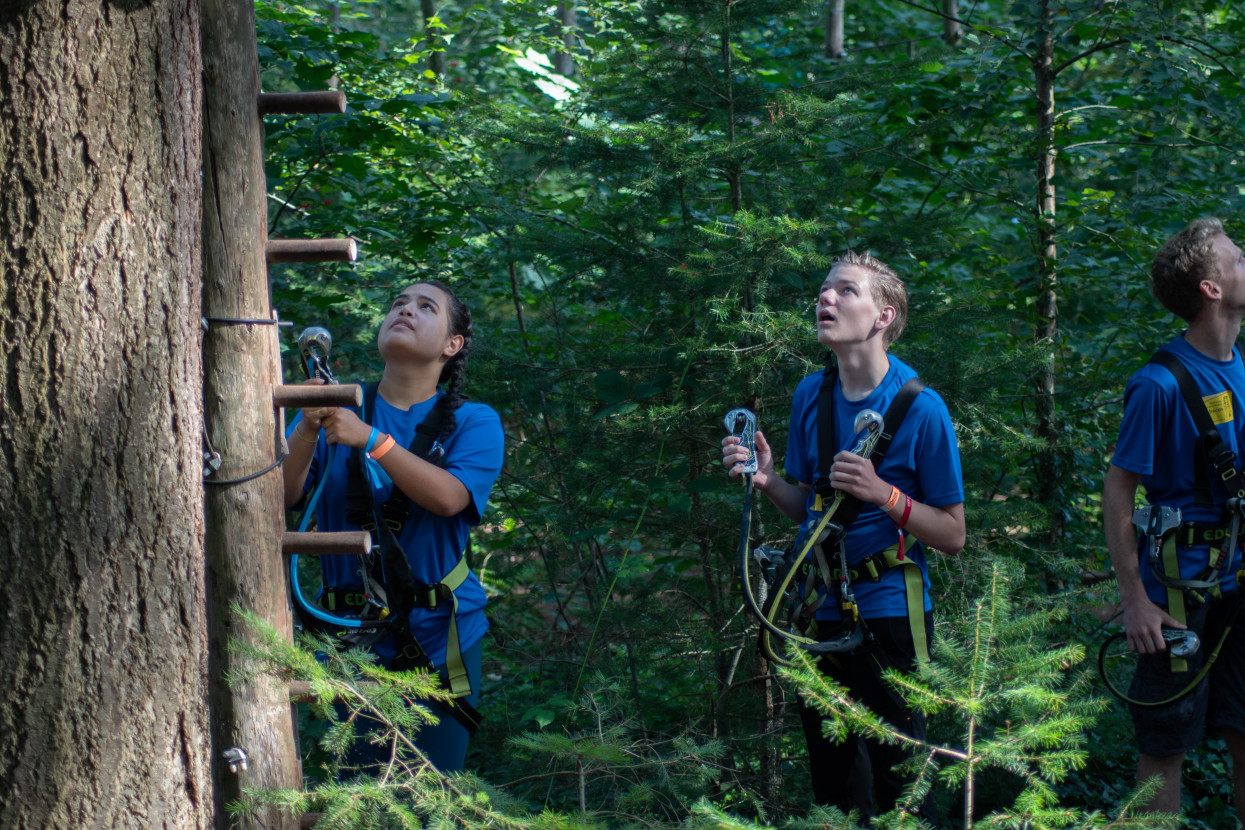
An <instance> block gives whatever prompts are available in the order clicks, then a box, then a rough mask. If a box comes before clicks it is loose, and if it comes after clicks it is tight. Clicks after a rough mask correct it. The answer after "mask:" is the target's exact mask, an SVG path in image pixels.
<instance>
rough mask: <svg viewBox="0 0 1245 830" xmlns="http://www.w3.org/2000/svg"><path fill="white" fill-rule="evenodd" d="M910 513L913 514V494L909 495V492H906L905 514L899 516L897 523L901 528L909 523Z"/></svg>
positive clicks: (904, 501)
mask: <svg viewBox="0 0 1245 830" xmlns="http://www.w3.org/2000/svg"><path fill="white" fill-rule="evenodd" d="M910 515H912V496H909V495H908V494H907V493H904V497H903V515H902V516H900V517H899V521H898V522H896V523H895V526H896V527H898V528H899V529H900V530H903V526H904V525H906V524H907V523H908V516H910Z"/></svg>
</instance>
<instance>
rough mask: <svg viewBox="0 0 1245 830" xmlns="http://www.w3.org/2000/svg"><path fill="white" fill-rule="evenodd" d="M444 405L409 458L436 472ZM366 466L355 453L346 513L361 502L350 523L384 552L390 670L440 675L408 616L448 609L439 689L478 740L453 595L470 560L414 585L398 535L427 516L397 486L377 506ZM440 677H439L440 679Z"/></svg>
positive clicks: (368, 403) (367, 393)
mask: <svg viewBox="0 0 1245 830" xmlns="http://www.w3.org/2000/svg"><path fill="white" fill-rule="evenodd" d="M378 386H379V384H377V383H369V384H366V385H365V386H364V387H363V410H362V412H361V417H362V419H363V421H364V422H365V423H370V421H369V418H371V417H372V413H374V412H375V407H376V390H377V387H378ZM444 400H445V399H444V398H442V399H441V400H439V401H437V402H436V404H435V405H434V406H433V408H432V411H431V412H429V413H428V416H427V417H426V418H425V419H424V422H423V423H421V424H420V425H419V426H418V427H416V429H415V437H414V438H413V439H412V441H411V445H410V451H411V453H413V454H414V455H416V456H418V457H420V458H422V459H424V460H426V461H429V462H430V463H433V464H436V465H437V466H444V464H445V451H444V449H442V448H441V446H440V444H439V443H437V437H438V436H439V435H440V432H441V422H442V413H443V410H444V407H443V405H442V404H443V402H444ZM364 463H365V461H364V458H363V450H361V449H357V448H356V449H355V450H354V451H353V452H352V453H351V457H350V460H349V462H348V464H347V469H348V473H347V485H346V491H347V496H346V498H347V510H348V512H350V510H351V505H352V503H353V505H354V506H355V507H356V508H357V507H358V505H359V503H360V502H363V503H366V504H367V507H368V512H367V515H366V516H358V515H357V513H354V512H352V513H351V515H352V516H354V517H355V518H351V519H349V520H350V521H351V522H352V523H353V524H357V525H358V526H359V527H362V528H363V529H364V530H367V531H368V532H369V533H371V534H372V541H373V542H374V543H375V544H376V545H377V547H378V548H379V549H380V568H381V570H380V573H379V574H377V575H374V578H376V577H378V581H379V583H380V587H382V588H383V590H384V591H385V594H386V596H387V598H388V600H389V602H390V603H391V605H390V611H391V612H392V615H393V617H394V623H393V628H392V632H393V635H394V642H395V645H396V646H397V653H396V654H395V655H394V658H393V661H392V662H391V663H390V664H389V669H390V670H391V671H410V670H412V669H421V670H425V671H430V672H434V673H437V672H436V668H435V666H434V665H433V663H432V659H431V658H430V657H429V656H428V653H427V652H426V651H425V650H424V648H423V646H421V645H420V644H419V641H418V640H416V639H415V635H414V634H413V633H412V632H411V622H410V614H411V611H413V610H414V609H416V608H437V607H438V606H440V605H441V604H442V603H446V602H448V603H450V604H451V605H452V610H451V613H450V623H449V633H448V638H447V640H448V641H447V645H446V653H445V658H446V660H445V662H446V674H447V675H448V676H447V677H443V678H441V685H442V686H443V687H445V688H446V689H447V690H448V691H450V692H451V693H452V694H454V695H455V697H454V698H453V699H452V700H450V701H449V702H448V704H445V705H447V708H448V711H449V712H450V714H451V715H452V716H453V717H454V719H455V720H457V721H458V722H459V723H460V724H462V726H463V727H464V728H465V729H466V730H467V731H468V732H469V733H470V734H472V735H474V734H475V731H476V730H477V729H478V728H479V726H480V720H481V718H480V713H479V712H478V711H476V709H475V707H473V706H471V705H470V704H469V703H467V702H466V700H465V699H464V698H465V697H466V695H468V694H470V693H471V684H470V681H469V680H468V678H467V670H466V667H465V666H464V664H463V657H462V649H461V645H460V643H459V639H458V600H457V598H456V597H455V596H454V591H455V590H456V589H457V588H458V586H460V585H462V584H463V582H464V581H466V579H467V575H468V573H469V569H468V566H467V560H466V557H460V558H459V560H458V564H456V565H455V566H454V568H453V569H452V570H451V571H450V573H448V574H446V575H445V576H444V577H443V578H442V581H441V582H438V583H436V584H434V585H425V584H422V583H419V582H416V581H415V577H414V574H412V572H411V563H410V562H409V561H408V560H407V558H406V552H405V551H404V550H403V549H402V544H401V543H400V542H399V541H398V537H397V533H398V532H400V531H401V530H402V527H403V525H404V524H405V523H406V522H408V521H412V520H413V521H422V519H423V517H424V515H425V511H424V510H423V509H422V508H419V507H418V506H416V505H413V504H412V503H411V500H410V499H409V498H407V497H406V495H405V494H403V493H402V491H401V490H400V489H399V488H398V487H397V486H396V485H395V486H394V488H393V493H392V494H391V495H390V496H389V498H387V499H386V500H385V501H384V503H383V504H379V503H377V501H376V498H375V496H374V494H373V493H372V488H371V486H369V485H368V483H367V482H366V481H365V480H364V474H363V469H364V466H363V465H364ZM359 491H362V492H361V493H360V492H359ZM412 508H414V510H413V509H412ZM412 514H414V515H412ZM368 516H370V520H369V519H368V518H367V517H368ZM356 518H362V519H363V521H361V522H360V521H356V520H355V519H356ZM395 525H396V526H395ZM437 675H438V677H440V674H439V673H437Z"/></svg>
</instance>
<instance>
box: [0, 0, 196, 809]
mask: <svg viewBox="0 0 1245 830" xmlns="http://www.w3.org/2000/svg"><path fill="white" fill-rule="evenodd" d="M199 78H200V53H199V6H198V2H197V0H144V1H143V2H134V1H131V2H123V1H122V0H113V1H112V2H104V3H100V2H87V1H86V0H63V2H58V3H52V2H40V0H25V2H17V3H15V2H7V3H3V4H0V240H3V242H2V243H0V826H4V827H57V828H73V830H82V828H89V827H110V828H115V827H134V828H148V827H163V828H206V827H210V826H211V824H212V819H213V816H212V794H211V780H210V775H209V772H208V763H209V743H208V721H207V718H208V715H207V705H206V703H207V695H206V690H207V682H206V681H207V638H206V622H205V612H204V574H203V496H202V493H203V484H202V467H201V464H202V459H201V456H200V445H201V440H202V438H201V415H200V400H201V393H200V341H199V330H200V322H199V320H200V313H199V307H200V247H199V245H200V242H199V233H200V231H199V225H200V209H201V205H200V184H199V171H200V157H199V152H200V122H199V110H200V97H201V95H200V80H199Z"/></svg>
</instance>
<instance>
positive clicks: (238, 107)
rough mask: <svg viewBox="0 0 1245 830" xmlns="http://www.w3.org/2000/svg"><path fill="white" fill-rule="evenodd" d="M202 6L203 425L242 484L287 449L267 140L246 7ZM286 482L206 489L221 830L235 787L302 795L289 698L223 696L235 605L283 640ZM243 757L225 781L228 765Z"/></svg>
mask: <svg viewBox="0 0 1245 830" xmlns="http://www.w3.org/2000/svg"><path fill="white" fill-rule="evenodd" d="M202 2H203V78H204V118H203V120H204V125H203V126H204V139H203V185H204V193H203V311H204V315H205V316H206V317H208V318H209V324H208V330H207V334H206V335H204V343H203V396H204V415H203V417H204V424H205V426H206V428H207V435H208V437H209V439H210V440H211V442H212V446H213V448H214V449H215V450H217V451H218V452H220V454H221V461H222V463H221V468H220V470H219V471H218V472H217V473H215V474H214V475H213V476H212V477H213V478H214V479H220V480H226V481H228V480H236V479H241V478H247V477H249V476H251V475H252V474H255V473H259V472H260V471H262V470H265V469H266V468H268V467H270V465H272V464H273V462H274V461H275V459H276V457H277V453H278V446H279V445H281V443H282V441H283V440H284V439H283V436H282V434H281V432H280V430H279V429H278V422H277V418H276V413H275V412H274V410H273V404H272V389H273V386H274V385H276V384H279V383H280V382H281V366H280V349H279V347H278V344H277V329H276V326H273V325H262V324H250V325H247V324H236V323H231V322H224V320H223V319H222V318H225V319H233V320H239V319H242V320H247V319H250V320H268V319H271V317H270V310H269V307H268V270H267V265H266V263H265V258H264V248H265V243H266V242H267V239H268V234H267V215H268V214H267V209H266V194H267V181H266V179H265V176H264V155H263V153H264V127H263V122H262V121H261V120H260V116H259V111H258V108H257V104H258V95H259V91H260V90H259V58H258V56H257V53H256V38H255V16H254V12H253V8H252V2H251V0H202ZM282 501H283V495H282V490H281V471H280V470H279V469H275V470H268V472H266V473H264V474H263V475H258V476H256V477H254V478H250V479H249V480H247V481H238V482H237V483H233V484H225V485H216V484H213V485H209V486H208V492H207V500H206V510H207V541H206V548H207V561H208V608H209V631H210V635H211V644H212V648H211V658H212V663H211V677H212V725H213V729H212V738H213V744H214V750H215V751H214V753H213V755H214V757H215V759H216V762H215V764H214V766H213V776H214V780H215V781H216V784H217V788H216V792H217V807H218V812H217V815H218V821H217V824H218V826H219V827H221V828H224V827H225V826H227V825H226V824H225V811H224V809H223V808H224V806H225V804H227V803H228V802H230V801H232V800H234V799H236V798H237V797H238V796H240V795H241V790H242V787H244V786H247V787H252V788H265V789H269V788H286V789H297V788H298V787H299V786H300V785H301V783H302V769H301V766H300V764H299V756H298V747H297V740H296V736H295V732H294V721H293V717H292V715H291V710H290V700H289V694H288V690H287V689H285V688H281V687H279V686H277V685H276V684H275V683H273V682H272V681H270V680H268V679H266V678H258V679H255V680H251V681H247V682H245V683H236V684H234V685H232V686H231V685H230V684H228V683H227V682H226V681H225V677H226V676H227V675H229V674H235V675H237V674H244V673H245V672H246V671H247V669H248V668H249V667H248V666H246V665H244V664H242V663H241V662H240V661H239V660H238V658H236V657H235V656H234V655H233V654H231V653H230V651H229V640H230V638H233V637H246V636H248V632H245V631H241V630H239V629H238V621H237V620H236V618H235V616H234V614H233V613H232V611H231V607H232V606H233V605H235V604H236V605H238V606H239V607H241V608H243V609H245V610H248V611H253V612H255V613H256V614H258V615H259V616H260V617H262V618H264V619H266V620H267V621H268V622H269V623H270V624H271V625H272V626H273V627H275V628H276V629H277V630H278V631H279V632H281V633H282V634H283V635H284V636H285V637H286V638H287V639H288V638H289V637H290V636H291V629H292V626H291V621H290V609H289V604H288V599H287V593H286V581H285V572H284V568H282V557H281V533H282V531H283V530H284V513H283V510H282ZM235 746H236V747H239V748H240V749H242V750H243V751H244V752H245V753H246V754H247V766H246V769H245V770H243V769H241V768H237V769H236V771H235V770H231V769H230V768H229V766H228V765H227V764H226V763H224V762H223V760H222V754H223V752H224V751H225V750H227V749H229V748H230V747H235ZM228 826H232V827H236V828H239V829H240V830H241V829H242V828H249V827H253V828H257V829H258V828H261V827H262V828H269V829H270V830H280V828H291V830H292V828H296V827H297V826H298V818H297V817H296V816H291V815H290V814H289V813H288V812H285V811H282V810H278V809H275V808H273V809H268V810H264V811H260V812H258V813H256V814H253V815H249V816H247V817H245V818H240V819H235V820H233V822H232V823H231V824H230V825H228Z"/></svg>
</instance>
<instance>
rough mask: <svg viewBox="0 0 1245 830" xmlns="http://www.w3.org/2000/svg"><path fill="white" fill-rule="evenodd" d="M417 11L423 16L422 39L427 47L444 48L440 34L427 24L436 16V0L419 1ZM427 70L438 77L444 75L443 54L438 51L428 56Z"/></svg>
mask: <svg viewBox="0 0 1245 830" xmlns="http://www.w3.org/2000/svg"><path fill="white" fill-rule="evenodd" d="M419 10H420V13H421V14H423V16H424V37H425V38H426V39H427V41H428V46H429V47H430V48H432V47H438V46H439V47H444V46H445V40H444V38H442V37H441V33H440V31H439V30H438V29H436V28H435V27H432V26H429V25H428V23H429V22H430V21H431V20H432V19H433V18H434V17H436V16H437V4H436V0H419ZM428 68H429V69H431V70H432V71H433V72H435V73H437V75H438V76H441V75H444V74H445V52H444V51H442V50H440V49H438V50H437V51H435V52H433V53H431V54H430V55H428Z"/></svg>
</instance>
